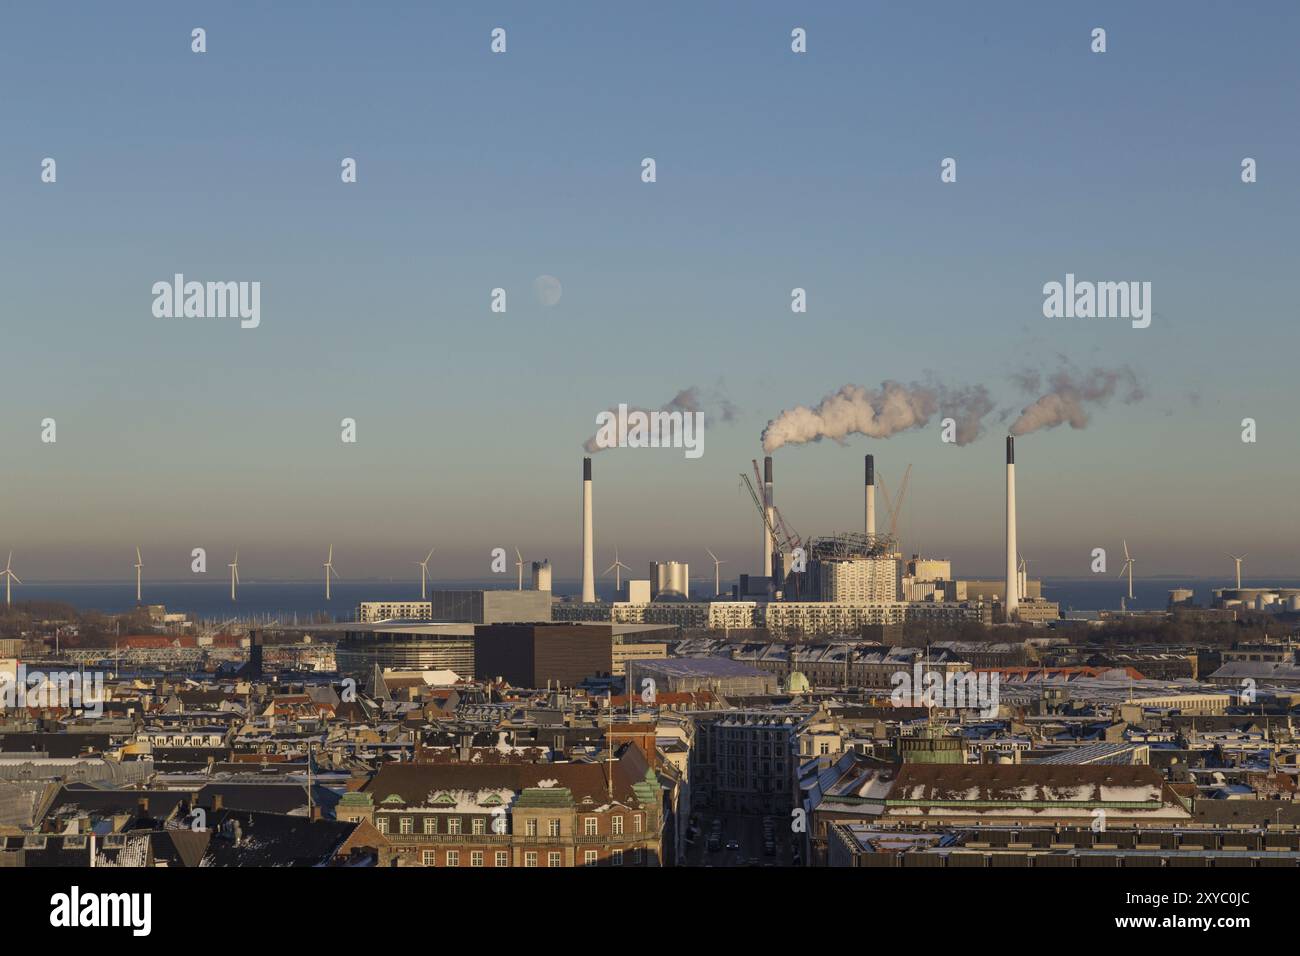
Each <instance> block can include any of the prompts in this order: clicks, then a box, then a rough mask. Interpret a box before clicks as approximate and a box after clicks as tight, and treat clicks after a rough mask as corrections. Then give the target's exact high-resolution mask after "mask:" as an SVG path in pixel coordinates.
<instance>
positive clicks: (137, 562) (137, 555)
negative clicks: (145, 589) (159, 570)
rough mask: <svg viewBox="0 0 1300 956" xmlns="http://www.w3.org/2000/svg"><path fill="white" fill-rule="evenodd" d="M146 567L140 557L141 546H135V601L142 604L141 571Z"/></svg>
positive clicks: (137, 604)
mask: <svg viewBox="0 0 1300 956" xmlns="http://www.w3.org/2000/svg"><path fill="white" fill-rule="evenodd" d="M143 568H144V561H143V559H142V558H141V557H140V546H139V545H138V544H137V545H136V546H135V603H136V606H137V607H138V606H139V605H140V571H141V570H142V569H143Z"/></svg>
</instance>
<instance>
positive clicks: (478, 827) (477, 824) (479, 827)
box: [471, 817, 485, 836]
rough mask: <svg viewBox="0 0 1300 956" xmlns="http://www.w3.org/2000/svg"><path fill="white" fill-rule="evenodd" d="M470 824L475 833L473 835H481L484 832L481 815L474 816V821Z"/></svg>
mask: <svg viewBox="0 0 1300 956" xmlns="http://www.w3.org/2000/svg"><path fill="white" fill-rule="evenodd" d="M471 826H472V828H473V830H474V835H475V836H482V835H483V833H484V826H485V822H484V820H483V818H482V817H475V818H474V822H473V823H472V824H471Z"/></svg>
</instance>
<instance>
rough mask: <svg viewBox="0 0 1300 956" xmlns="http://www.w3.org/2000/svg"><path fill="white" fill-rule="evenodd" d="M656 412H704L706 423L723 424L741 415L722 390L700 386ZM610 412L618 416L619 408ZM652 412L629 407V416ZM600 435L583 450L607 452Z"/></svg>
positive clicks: (589, 441) (692, 388) (692, 387)
mask: <svg viewBox="0 0 1300 956" xmlns="http://www.w3.org/2000/svg"><path fill="white" fill-rule="evenodd" d="M706 406H711V408H712V411H710V410H709V409H708V408H706ZM654 410H655V411H660V412H704V413H705V415H704V417H705V420H706V421H709V420H715V421H723V422H734V421H735V420H736V418H737V416H738V415H739V414H740V412H739V410H738V409H737V408H736V406H735V405H734V404H733V403H732V402H731V400H730V399H728V398H727V397H726V395H724V394H723V393H722V392H721V390H719V389H708V390H707V392H706V390H705V389H702V388H700V387H699V386H698V385H691V386H689V387H687V388H684V389H682V390H681V391H680V392H678V393H677V394H676V395H674V396H673V397H672V398H671V399H670V400H669V401H668V402H666V403H665V404H663V405H661V406H660V407H659V408H657V409H654ZM608 411H609V413H610V414H611V415H616V414H618V409H617V408H611V409H609V410H608ZM650 411H651V409H648V408H640V407H637V406H629V407H628V413H629V414H631V413H632V412H643V413H645V414H647V415H648V414H649V413H650ZM599 434H600V433H599V432H597V433H596V434H594V435H592V436H591V437H590V438H588V439H587V440H586V441H585V442H583V443H582V447H583V449H584V450H585V451H587V452H588V453H589V454H590V453H593V452H598V451H604V450H605V446H604V445H601V444H598V443H597V439H598V437H599Z"/></svg>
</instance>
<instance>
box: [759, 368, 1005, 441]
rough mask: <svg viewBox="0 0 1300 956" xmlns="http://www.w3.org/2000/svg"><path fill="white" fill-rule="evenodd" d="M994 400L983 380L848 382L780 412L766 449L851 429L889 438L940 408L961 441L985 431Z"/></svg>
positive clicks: (838, 436)
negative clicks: (872, 386) (966, 383)
mask: <svg viewBox="0 0 1300 956" xmlns="http://www.w3.org/2000/svg"><path fill="white" fill-rule="evenodd" d="M992 410H993V401H992V399H990V397H989V394H988V391H987V390H986V389H985V388H984V386H982V385H976V386H972V387H961V388H948V387H945V386H942V385H921V384H917V383H912V384H911V385H905V384H903V383H901V382H889V381H886V382H882V383H881V385H880V388H879V389H877V390H874V391H872V390H869V389H867V388H864V387H863V386H861V385H845V386H843V387H842V388H840V389H839V391H837V392H834V393H832V394H830V395H827V396H826V397H825V398H823V399H822V400H821V401H820V402H818V403H817V404H816V405H815V406H813V407H812V408H809V407H808V406H806V405H798V406H796V407H795V408H791V409H787V410H786V411H783V412H781V414H780V415H778V416H777V417H776V418H774V419H772V420H771V421H769V422H768V423H767V427H766V428H765V429H763V450H764V451H765V452H769V453H770V452H773V451H775V450H776V449H778V448H780V447H781V446H782V445H799V444H803V443H805V442H810V441H821V440H822V439H823V438H829V439H831V440H832V441H837V442H843V441H844V439H845V438H846V437H848V436H849V435H866V436H867V437H869V438H889V437H890V436H891V435H897V434H898V433H899V432H903V431H907V430H909V429H912V428H924V427H925V426H926V425H927V424H929V422H930V419H931V418H933V417H934V415H935V414H936V413H937V412H938V413H942V415H943V416H944V417H951V418H953V419H954V420H955V421H956V423H957V428H956V438H957V444H959V445H964V444H967V443H968V442H971V441H974V440H975V439H976V438H977V437H978V436H979V435H980V433H981V432H982V431H983V419H984V416H985V415H987V414H988V413H989V412H991V411H992Z"/></svg>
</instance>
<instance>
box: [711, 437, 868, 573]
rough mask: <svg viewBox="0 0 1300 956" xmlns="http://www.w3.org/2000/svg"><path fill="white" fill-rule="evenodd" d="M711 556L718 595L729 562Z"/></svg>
mask: <svg viewBox="0 0 1300 956" xmlns="http://www.w3.org/2000/svg"><path fill="white" fill-rule="evenodd" d="M868 457H870V456H868ZM872 518H873V519H874V518H875V515H874V513H873V514H872ZM704 550H705V551H709V549H708V548H705V549H704ZM709 557H711V558H712V559H713V596H714V597H717V596H718V595H719V594H721V593H722V566H723V565H724V564H726V563H727V562H726V560H725V559H722V560H719V558H718V556H717V555H716V554H714V553H713V552H712V551H709Z"/></svg>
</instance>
